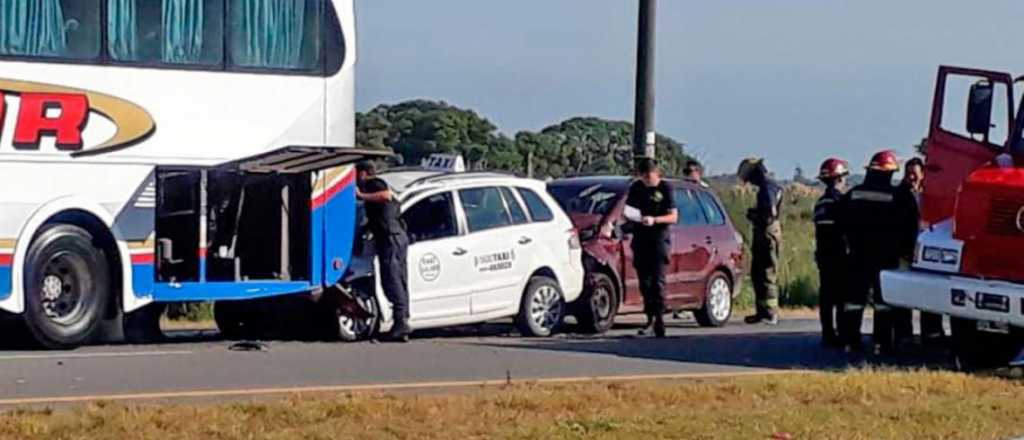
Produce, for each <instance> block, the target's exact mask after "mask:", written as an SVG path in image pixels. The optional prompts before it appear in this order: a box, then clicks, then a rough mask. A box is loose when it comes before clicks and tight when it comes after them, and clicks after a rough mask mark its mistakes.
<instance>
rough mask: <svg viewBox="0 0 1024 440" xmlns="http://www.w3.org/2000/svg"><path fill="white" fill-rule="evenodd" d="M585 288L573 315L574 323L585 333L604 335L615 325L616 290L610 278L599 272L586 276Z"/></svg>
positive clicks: (617, 307) (617, 299) (617, 304)
mask: <svg viewBox="0 0 1024 440" xmlns="http://www.w3.org/2000/svg"><path fill="white" fill-rule="evenodd" d="M586 286H587V290H586V292H584V293H583V296H582V297H581V298H580V299H579V300H578V303H577V310H576V311H575V313H574V315H575V316H576V321H577V322H579V325H580V330H581V331H583V332H585V333H596V334H601V333H605V332H607V331H608V330H610V329H611V328H612V325H613V324H615V315H616V314H618V313H619V295H618V293H617V291H618V289H616V288H615V282H614V281H612V278H611V277H610V276H608V275H607V274H604V273H601V272H594V273H590V274H588V275H587V284H586Z"/></svg>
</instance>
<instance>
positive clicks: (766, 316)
mask: <svg viewBox="0 0 1024 440" xmlns="http://www.w3.org/2000/svg"><path fill="white" fill-rule="evenodd" d="M736 176H737V177H738V178H739V179H740V181H741V182H744V183H750V184H752V185H754V186H756V187H757V203H756V204H755V205H754V207H753V208H751V209H750V210H748V211H747V219H748V220H750V223H751V224H752V225H753V227H754V231H753V233H754V238H753V243H752V244H751V253H752V254H753V261H752V262H751V268H750V277H751V279H752V280H753V282H754V295H755V296H756V297H757V313H755V314H754V315H751V316H748V317H746V318H745V319H744V322H746V323H747V324H758V323H763V324H768V325H777V324H778V323H779V316H778V309H779V283H778V273H777V270H778V269H777V268H778V266H779V251H780V249H781V247H782V223H781V210H782V187H780V186H779V185H778V184H777V183H775V181H774V180H772V179H771V177H769V176H768V169H767V168H765V166H764V161H763V160H762V159H746V160H744V161H743V162H742V163H740V166H739V170H737V172H736Z"/></svg>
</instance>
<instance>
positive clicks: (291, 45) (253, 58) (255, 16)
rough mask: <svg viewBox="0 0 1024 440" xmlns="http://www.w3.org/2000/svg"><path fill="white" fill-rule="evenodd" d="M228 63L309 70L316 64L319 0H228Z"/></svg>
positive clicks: (318, 63) (238, 65)
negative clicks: (229, 30)
mask: <svg viewBox="0 0 1024 440" xmlns="http://www.w3.org/2000/svg"><path fill="white" fill-rule="evenodd" d="M230 5H231V7H230V11H229V13H228V16H229V20H230V26H231V33H230V36H229V38H228V47H229V48H230V53H231V63H232V65H234V66H237V67H241V68H254V69H285V70H298V71H309V70H314V69H316V68H317V67H319V66H320V41H321V37H320V27H321V26H320V25H321V19H320V16H321V7H322V5H321V1H320V0H230Z"/></svg>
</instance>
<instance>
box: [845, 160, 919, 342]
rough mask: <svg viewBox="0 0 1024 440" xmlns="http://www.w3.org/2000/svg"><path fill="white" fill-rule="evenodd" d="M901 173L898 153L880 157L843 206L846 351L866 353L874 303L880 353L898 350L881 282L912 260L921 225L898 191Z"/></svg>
mask: <svg viewBox="0 0 1024 440" xmlns="http://www.w3.org/2000/svg"><path fill="white" fill-rule="evenodd" d="M899 169H900V166H899V162H898V161H897V160H896V155H895V154H894V153H893V152H891V151H882V152H880V153H878V154H875V155H874V156H873V157H872V158H871V162H870V164H869V165H868V169H867V175H866V176H865V179H864V183H863V184H861V185H858V186H856V187H854V188H853V189H852V190H850V191H849V192H848V193H846V194H845V195H844V196H843V199H842V201H841V202H840V203H839V215H838V220H839V226H840V229H841V230H842V232H843V236H844V237H845V238H846V243H847V244H848V246H849V250H850V265H849V267H850V278H851V279H850V283H849V290H848V296H847V298H846V300H845V301H844V304H843V313H844V316H843V319H841V320H840V323H841V325H842V327H843V328H842V329H841V330H840V334H841V335H843V337H844V338H845V339H846V340H845V341H844V343H845V346H846V347H847V349H850V350H853V351H859V350H860V349H861V339H860V326H861V321H862V319H863V317H864V308H865V305H866V304H867V303H868V301H869V299H870V300H871V301H872V302H873V304H874V309H875V317H874V335H873V338H872V339H873V342H874V348H875V353H876V354H877V353H883V352H885V353H891V352H892V350H893V349H894V348H895V343H896V337H897V335H896V334H895V331H896V329H895V328H894V325H893V324H894V321H893V315H894V310H893V309H892V308H891V307H890V306H888V305H886V304H885V302H884V301H883V299H882V292H881V279H880V276H881V272H882V271H883V270H889V269H896V268H898V267H900V265H901V263H902V262H903V261H909V259H910V258H911V257H912V255H913V253H914V242H915V241H916V240H917V230H918V221H919V215H918V211H917V203H916V202H915V201H914V198H913V197H912V196H911V194H910V193H909V192H907V191H903V190H901V189H899V188H898V187H896V186H894V185H893V181H892V178H893V174H894V173H896V172H897V171H899ZM900 313H901V312H898V311H897V312H896V314H897V315H899V314H900Z"/></svg>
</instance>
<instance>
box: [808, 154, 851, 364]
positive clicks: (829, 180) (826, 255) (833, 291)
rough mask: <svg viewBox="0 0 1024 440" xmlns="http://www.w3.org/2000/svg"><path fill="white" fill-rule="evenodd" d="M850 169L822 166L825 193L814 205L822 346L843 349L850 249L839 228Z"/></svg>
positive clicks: (835, 162)
mask: <svg viewBox="0 0 1024 440" xmlns="http://www.w3.org/2000/svg"><path fill="white" fill-rule="evenodd" d="M849 175H850V167H849V166H848V165H847V163H846V161H843V160H840V159H835V158H833V159H828V160H826V161H825V162H824V163H822V164H821V171H820V173H819V174H818V179H819V180H821V182H822V183H824V184H825V193H824V194H822V196H821V198H819V199H818V202H817V203H816V204H815V205H814V237H815V243H816V248H815V251H814V259H815V261H816V262H817V263H818V274H819V276H820V280H821V288H820V290H819V291H818V315H819V318H820V319H821V343H822V345H824V346H826V347H841V346H842V339H841V338H840V336H839V335H838V334H837V331H836V330H837V329H836V318H838V317H841V316H842V304H843V300H844V299H845V298H846V295H845V294H844V293H843V292H844V289H845V288H846V279H847V277H846V272H847V270H848V269H847V264H848V262H847V248H846V239H845V238H843V234H842V232H841V231H840V230H839V227H838V225H837V216H838V204H839V201H840V200H841V199H842V197H843V192H844V191H846V179H847V176H849Z"/></svg>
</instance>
